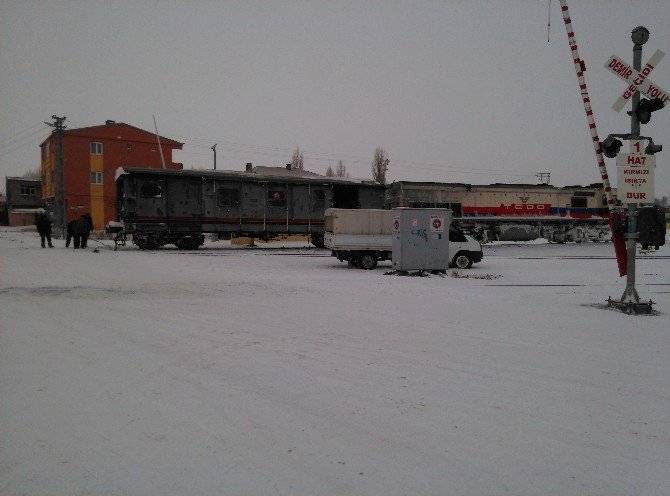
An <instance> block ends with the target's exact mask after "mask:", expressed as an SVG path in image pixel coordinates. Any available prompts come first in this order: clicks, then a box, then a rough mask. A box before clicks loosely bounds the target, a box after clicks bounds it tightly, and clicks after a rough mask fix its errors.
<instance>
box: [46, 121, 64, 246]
mask: <svg viewBox="0 0 670 496" xmlns="http://www.w3.org/2000/svg"><path fill="white" fill-rule="evenodd" d="M51 118H52V119H53V120H54V122H53V123H51V122H45V124H46V125H47V126H50V127H52V128H54V130H53V131H52V132H51V134H52V135H54V136H55V138H56V160H55V162H56V174H55V179H56V181H55V183H56V184H55V188H54V199H55V206H54V214H55V216H56V218H55V223H56V228H57V229H59V230H60V231H61V234H62V235H64V234H65V225H66V224H67V205H66V203H65V171H64V169H65V167H64V160H63V130H64V129H65V128H66V127H67V126H65V125H64V124H63V123H64V122H65V119H66V117H58V116H57V115H52V116H51Z"/></svg>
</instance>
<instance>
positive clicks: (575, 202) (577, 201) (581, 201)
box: [570, 197, 586, 208]
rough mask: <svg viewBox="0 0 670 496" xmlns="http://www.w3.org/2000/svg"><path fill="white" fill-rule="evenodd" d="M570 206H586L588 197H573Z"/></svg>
mask: <svg viewBox="0 0 670 496" xmlns="http://www.w3.org/2000/svg"><path fill="white" fill-rule="evenodd" d="M570 207H571V208H586V198H576V197H573V198H572V200H570Z"/></svg>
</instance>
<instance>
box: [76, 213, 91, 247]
mask: <svg viewBox="0 0 670 496" xmlns="http://www.w3.org/2000/svg"><path fill="white" fill-rule="evenodd" d="M89 234H91V225H90V224H89V223H88V219H87V218H86V214H84V215H82V216H81V217H79V218H78V219H77V220H76V221H75V223H74V229H73V237H74V249H75V250H78V249H79V247H80V246H81V247H82V248H86V241H88V236H89Z"/></svg>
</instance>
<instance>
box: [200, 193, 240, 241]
mask: <svg viewBox="0 0 670 496" xmlns="http://www.w3.org/2000/svg"><path fill="white" fill-rule="evenodd" d="M212 184H213V185H214V195H213V210H212V211H213V212H214V214H215V218H214V219H213V226H214V227H215V229H214V230H215V231H216V232H238V231H240V229H241V215H240V210H241V209H242V208H243V207H242V191H241V183H239V182H236V181H216V182H213V183H212ZM209 215H210V214H209V213H206V216H207V217H209Z"/></svg>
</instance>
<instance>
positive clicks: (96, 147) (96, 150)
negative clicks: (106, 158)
mask: <svg viewBox="0 0 670 496" xmlns="http://www.w3.org/2000/svg"><path fill="white" fill-rule="evenodd" d="M91 155H102V143H98V142H97V141H92V142H91Z"/></svg>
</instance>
